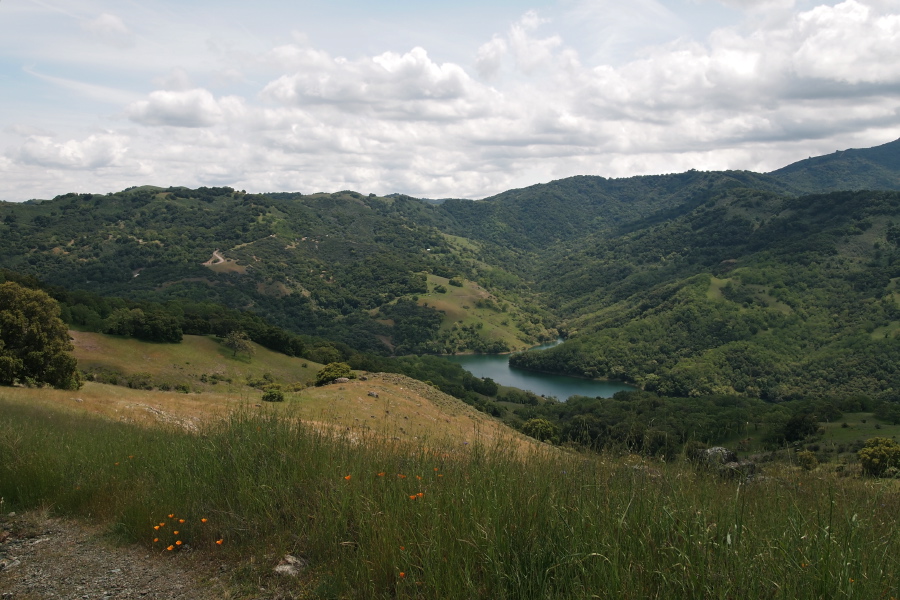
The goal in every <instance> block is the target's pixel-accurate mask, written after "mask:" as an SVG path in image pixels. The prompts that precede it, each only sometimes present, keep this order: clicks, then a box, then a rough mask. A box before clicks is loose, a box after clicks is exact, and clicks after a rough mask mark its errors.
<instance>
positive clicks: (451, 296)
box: [419, 275, 537, 351]
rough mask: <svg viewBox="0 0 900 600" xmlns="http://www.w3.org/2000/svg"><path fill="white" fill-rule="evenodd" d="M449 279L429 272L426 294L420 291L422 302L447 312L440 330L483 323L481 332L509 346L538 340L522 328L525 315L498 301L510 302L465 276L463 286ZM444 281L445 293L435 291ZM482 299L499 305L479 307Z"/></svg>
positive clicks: (516, 347) (521, 346) (523, 346)
mask: <svg viewBox="0 0 900 600" xmlns="http://www.w3.org/2000/svg"><path fill="white" fill-rule="evenodd" d="M449 281H450V280H449V279H448V278H446V277H438V276H437V275H429V276H428V290H429V292H428V293H427V294H420V295H419V304H422V305H427V306H430V307H432V308H435V309H437V310H439V311H441V312H443V313H444V321H443V323H442V324H441V331H442V332H445V331H449V330H450V329H451V328H452V327H453V326H454V325H459V326H467V325H475V326H478V325H479V324H480V326H481V329H480V330H479V335H480V336H481V337H482V338H484V339H486V340H488V341H497V340H499V341H503V342H506V344H507V345H509V347H510V349H511V350H513V351H515V350H522V349H525V348H528V347H530V346H533V345H535V343H537V339H535V338H534V337H532V336H529V334H528V333H526V332H525V331H523V330H522V328H521V326H520V324H521V319H522V315H521V314H520V313H519V311H518V310H516V309H515V307H510V310H509V312H503V311H501V310H500V309H499V305H502V304H507V305H508V303H505V302H503V301H502V300H500V299H498V298H497V297H496V296H494V295H493V294H491V293H490V292H488V291H487V290H485V289H484V288H482V287H481V286H479V285H478V284H477V283H474V282H472V281H468V280H463V286H462V287H456V286H452V285H450V284H449V283H448V282H449ZM437 285H442V286H443V287H444V288H446V290H447V291H446V292H445V293H442V294H441V293H437V292H435V291H434V288H435V286H437ZM479 300H482V301H484V300H490V301H492V302H493V303H494V304H495V305H496V306H498V308H497V309H492V308H486V307H479V306H477V305H476V303H477V302H478V301H479Z"/></svg>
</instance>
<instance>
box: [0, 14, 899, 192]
mask: <svg viewBox="0 0 900 600" xmlns="http://www.w3.org/2000/svg"><path fill="white" fill-rule="evenodd" d="M898 138H900V0H845V1H842V2H838V1H827V0H826V1H814V0H629V1H628V2H623V1H621V0H480V1H477V2H476V1H475V0H453V1H452V2H450V1H445V0H424V1H423V0H380V1H379V2H373V1H372V0H300V1H294V2H284V1H275V0H254V1H253V2H246V1H245V2H235V1H233V0H216V1H215V2H213V1H212V0H196V1H191V0H178V1H174V0H172V1H170V0H116V1H113V0H0V199H2V200H9V201H22V200H27V199H32V198H52V197H54V196H56V195H59V194H65V193H68V192H84V193H87V192H90V193H107V192H114V191H119V190H122V189H125V188H127V187H131V186H137V185H158V186H163V187H168V186H188V187H199V186H222V185H228V186H231V187H234V188H235V189H243V190H246V191H248V192H267V191H271V192H274V191H293V192H302V193H313V192H319V191H326V192H333V191H339V190H346V189H351V190H356V191H359V192H362V193H366V194H367V193H376V194H379V195H381V194H390V193H404V194H409V195H412V196H417V197H429V198H446V197H456V198H483V197H487V196H490V195H492V194H496V193H498V192H501V191H504V190H507V189H511V188H517V187H524V186H527V185H532V184H535V183H542V182H547V181H551V180H554V179H560V178H563V177H569V176H572V175H601V176H604V177H629V176H632V175H646V174H659V173H674V172H682V171H686V170H688V169H699V170H716V169H749V170H754V171H759V172H766V171H771V170H774V169H777V168H779V167H782V166H785V165H787V164H790V163H792V162H795V161H797V160H802V159H804V158H807V157H809V156H816V155H821V154H828V153H830V152H834V151H836V150H844V149H847V148H866V147H871V146H876V145H880V144H884V143H887V142H890V141H893V140H896V139H898Z"/></svg>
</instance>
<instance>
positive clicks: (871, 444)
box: [856, 437, 900, 477]
mask: <svg viewBox="0 0 900 600" xmlns="http://www.w3.org/2000/svg"><path fill="white" fill-rule="evenodd" d="M856 455H857V456H858V457H859V462H860V464H861V465H862V468H863V472H864V473H865V474H866V475H871V476H872V477H882V476H883V475H884V474H885V473H886V472H887V471H888V469H891V468H900V444H898V443H897V442H895V441H894V440H892V439H890V438H883V437H877V438H872V439H870V440H868V441H866V444H865V446H863V448H862V449H861V450H860V451H859V452H857V454H856Z"/></svg>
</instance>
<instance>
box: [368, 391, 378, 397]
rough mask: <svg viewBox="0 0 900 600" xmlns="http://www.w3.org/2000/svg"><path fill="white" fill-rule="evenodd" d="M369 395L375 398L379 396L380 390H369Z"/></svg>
mask: <svg viewBox="0 0 900 600" xmlns="http://www.w3.org/2000/svg"><path fill="white" fill-rule="evenodd" d="M369 396H372V397H373V398H377V397H378V392H369Z"/></svg>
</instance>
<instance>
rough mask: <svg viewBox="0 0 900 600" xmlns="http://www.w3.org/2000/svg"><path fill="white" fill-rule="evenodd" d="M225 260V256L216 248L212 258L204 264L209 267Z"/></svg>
mask: <svg viewBox="0 0 900 600" xmlns="http://www.w3.org/2000/svg"><path fill="white" fill-rule="evenodd" d="M223 262H225V257H224V256H222V254H221V253H220V252H219V250H218V249H216V250H213V255H212V258H210V259H209V260H208V261H206V262H205V263H203V266H204V267H208V266H210V265H220V264H222V263H223Z"/></svg>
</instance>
